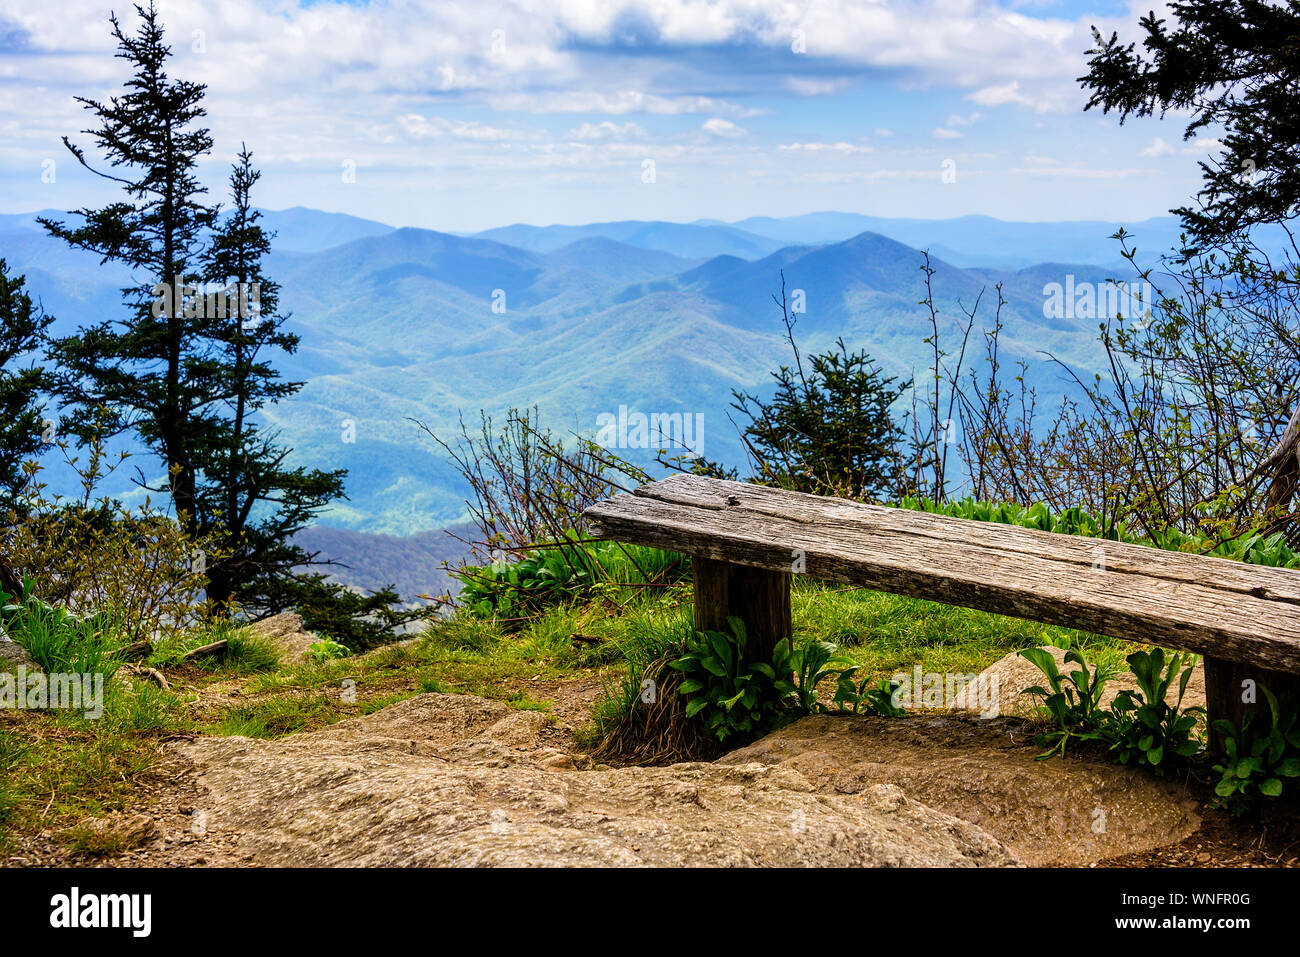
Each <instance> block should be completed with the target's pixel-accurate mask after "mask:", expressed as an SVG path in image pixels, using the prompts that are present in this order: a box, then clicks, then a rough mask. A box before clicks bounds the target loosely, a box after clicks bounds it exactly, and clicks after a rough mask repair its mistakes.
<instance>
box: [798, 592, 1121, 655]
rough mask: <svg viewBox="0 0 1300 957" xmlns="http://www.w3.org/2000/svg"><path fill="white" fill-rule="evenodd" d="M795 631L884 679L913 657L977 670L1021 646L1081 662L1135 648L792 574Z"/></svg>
mask: <svg viewBox="0 0 1300 957" xmlns="http://www.w3.org/2000/svg"><path fill="white" fill-rule="evenodd" d="M791 603H792V606H793V614H792V617H793V623H794V631H795V635H796V636H800V637H801V636H804V635H810V636H812V637H815V638H819V639H822V640H825V641H831V642H834V643H835V644H837V645H839V646H840V647H841V648H842V649H843V650H844V651H845V652H846V654H847V655H848V657H850V658H852V659H853V661H854V662H855V663H856V664H859V665H861V666H862V669H863V673H864V675H865V674H870V675H872V676H873V677H878V678H887V677H889V676H891V675H893V674H894V673H896V672H898V671H910V670H911V669H912V667H913V665H915V664H918V663H919V664H920V665H921V667H922V670H924V671H932V672H939V673H945V672H959V673H970V672H978V671H982V670H983V669H985V668H987V667H988V666H989V665H991V664H993V663H994V662H995V661H997V660H998V659H999V658H1002V657H1004V656H1006V655H1009V654H1012V653H1013V652H1017V651H1020V650H1022V649H1024V648H1033V647H1039V646H1042V645H1055V646H1057V647H1061V648H1072V647H1077V648H1081V649H1083V650H1084V653H1085V655H1086V657H1087V658H1088V660H1089V662H1093V661H1098V662H1101V663H1102V664H1106V665H1114V666H1121V665H1123V663H1124V656H1125V655H1126V654H1128V653H1129V652H1130V651H1131V650H1132V649H1133V648H1135V647H1137V646H1134V645H1130V644H1129V643H1126V642H1122V641H1116V640H1114V639H1111V638H1104V637H1101V636H1098V635H1092V634H1089V633H1087V632H1082V631H1076V630H1074V629H1071V628H1058V627H1055V626H1053V625H1044V624H1040V623H1038V622H1034V621H1026V620H1024V619H1021V618H1009V617H1006V616H1003V615H993V614H989V613H987V612H981V611H974V610H972V609H969V608H959V607H957V606H954V605H943V604H939V603H937V602H931V601H924V600H922V599H919V598H906V597H903V596H900V595H889V594H886V593H884V592H875V591H868V590H866V589H861V588H858V589H845V588H842V587H838V586H826V585H822V584H821V583H819V582H809V581H800V582H799V583H798V585H797V586H796V587H795V589H794V593H793V595H792V596H791Z"/></svg>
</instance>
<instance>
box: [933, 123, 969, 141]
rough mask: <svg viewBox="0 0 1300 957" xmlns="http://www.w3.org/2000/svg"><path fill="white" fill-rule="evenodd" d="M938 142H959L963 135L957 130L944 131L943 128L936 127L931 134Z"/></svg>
mask: <svg viewBox="0 0 1300 957" xmlns="http://www.w3.org/2000/svg"><path fill="white" fill-rule="evenodd" d="M930 135H931V136H933V137H934V138H935V139H937V140H959V139H961V138H962V134H961V133H959V132H957V131H956V130H948V129H944V128H943V127H942V126H936V127H935V128H934V130H933V131H931V133H930Z"/></svg>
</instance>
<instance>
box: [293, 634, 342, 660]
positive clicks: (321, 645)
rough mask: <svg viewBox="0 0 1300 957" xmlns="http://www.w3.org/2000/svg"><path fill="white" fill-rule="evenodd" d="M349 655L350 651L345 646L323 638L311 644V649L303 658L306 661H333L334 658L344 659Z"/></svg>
mask: <svg viewBox="0 0 1300 957" xmlns="http://www.w3.org/2000/svg"><path fill="white" fill-rule="evenodd" d="M351 654H352V649H350V648H349V647H348V646H347V645H341V644H339V643H338V642H337V641H333V640H331V639H329V638H324V639H322V640H320V641H317V642H313V643H312V645H311V647H310V648H308V649H307V650H306V652H304V653H303V657H304V658H306V659H307V660H308V661H333V660H334V659H335V658H346V657H348V656H349V655H351Z"/></svg>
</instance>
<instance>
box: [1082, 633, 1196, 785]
mask: <svg viewBox="0 0 1300 957" xmlns="http://www.w3.org/2000/svg"><path fill="white" fill-rule="evenodd" d="M1128 663H1129V668H1130V670H1131V671H1132V672H1133V677H1134V678H1135V679H1136V680H1137V686H1138V690H1137V691H1131V690H1129V689H1125V690H1123V691H1121V692H1120V693H1119V694H1117V695H1116V696H1115V701H1114V703H1113V704H1112V705H1111V708H1110V711H1109V713H1108V714H1107V715H1106V719H1105V720H1104V721H1103V722H1102V724H1101V736H1102V738H1103V740H1106V741H1108V742H1110V749H1111V752H1112V753H1113V754H1115V756H1116V758H1117V759H1118V761H1119V763H1120V764H1128V763H1130V762H1132V763H1134V764H1138V765H1143V764H1145V765H1149V766H1151V767H1154V768H1156V769H1157V770H1160V769H1161V762H1163V761H1164V759H1165V758H1166V756H1168V755H1170V754H1174V755H1177V756H1178V757H1180V758H1190V757H1191V756H1192V755H1194V754H1196V753H1197V752H1198V751H1200V750H1201V747H1202V744H1203V742H1202V739H1201V735H1200V734H1199V732H1198V727H1199V724H1200V721H1199V717H1200V716H1203V715H1204V714H1205V709H1204V708H1200V707H1195V708H1186V709H1184V708H1183V707H1182V704H1183V696H1184V695H1185V694H1186V693H1187V684H1188V682H1189V681H1191V680H1192V672H1193V671H1194V670H1195V667H1196V657H1195V656H1194V655H1186V654H1182V653H1178V654H1174V655H1171V656H1170V658H1169V662H1168V664H1166V663H1165V652H1164V649H1162V648H1155V649H1153V650H1151V651H1138V652H1135V653H1134V654H1131V655H1129V656H1128ZM1175 681H1177V682H1178V697H1177V698H1176V699H1175V700H1174V702H1173V703H1172V704H1170V703H1169V702H1168V701H1167V700H1166V697H1167V695H1168V693H1169V689H1170V688H1171V687H1173V684H1174V682H1175Z"/></svg>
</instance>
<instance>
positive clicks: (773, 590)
mask: <svg viewBox="0 0 1300 957" xmlns="http://www.w3.org/2000/svg"><path fill="white" fill-rule="evenodd" d="M691 567H692V568H693V570H694V574H695V627H696V628H697V629H698V630H700V631H721V632H723V633H727V632H728V627H727V617H728V616H729V615H731V616H734V617H736V618H739V619H740V620H741V621H743V622H744V623H745V635H746V641H745V659H746V660H747V661H771V660H772V651H773V649H775V647H776V643H777V642H778V641H780V640H781V639H782V638H789V637H790V635H791V625H790V573H789V572H770V571H765V570H763V569H761V568H751V567H749V566H748V565H732V564H730V563H729V562H720V561H717V560H715V559H712V558H701V557H700V556H698V555H693V556H691Z"/></svg>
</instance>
